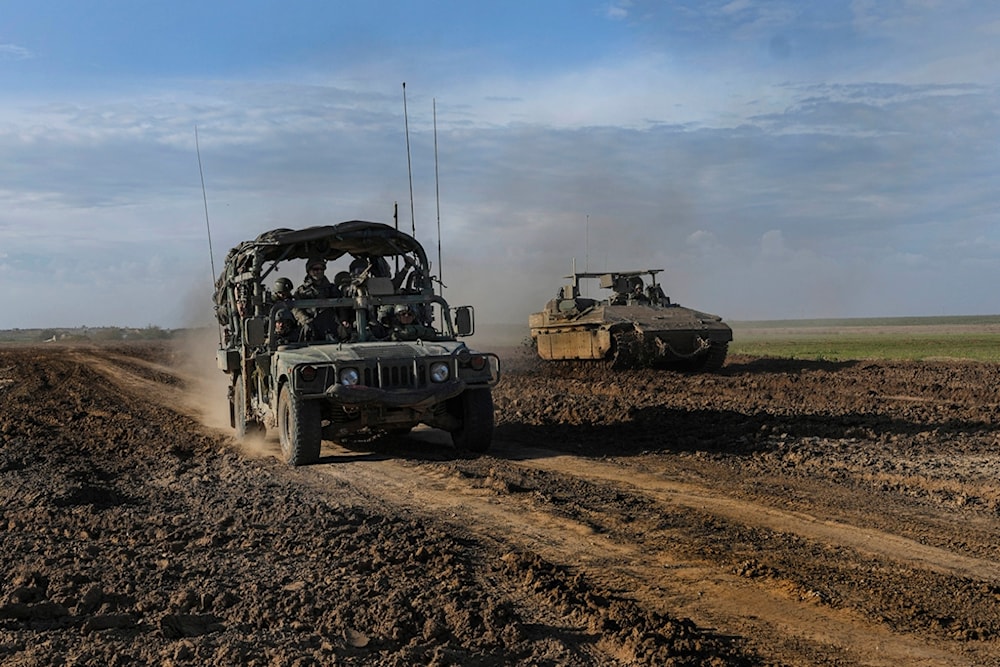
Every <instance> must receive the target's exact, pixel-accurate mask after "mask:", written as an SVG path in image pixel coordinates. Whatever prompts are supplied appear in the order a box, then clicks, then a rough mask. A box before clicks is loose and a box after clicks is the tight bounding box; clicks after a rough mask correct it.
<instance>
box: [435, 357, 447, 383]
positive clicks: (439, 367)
mask: <svg viewBox="0 0 1000 667" xmlns="http://www.w3.org/2000/svg"><path fill="white" fill-rule="evenodd" d="M449 375H450V373H449V371H448V364H447V363H446V362H444V361H435V362H434V363H433V364H431V382H444V381H445V380H447V379H448V376H449Z"/></svg>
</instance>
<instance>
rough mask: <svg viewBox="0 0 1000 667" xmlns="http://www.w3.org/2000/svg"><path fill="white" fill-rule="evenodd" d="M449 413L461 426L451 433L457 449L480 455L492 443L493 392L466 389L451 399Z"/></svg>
mask: <svg viewBox="0 0 1000 667" xmlns="http://www.w3.org/2000/svg"><path fill="white" fill-rule="evenodd" d="M449 407H450V409H451V412H452V413H453V414H454V415H455V416H456V417H458V418H459V420H460V421H461V426H459V427H458V428H457V429H455V430H453V431H452V432H451V440H452V442H453V443H455V447H457V448H458V449H462V450H466V451H470V452H476V453H478V454H481V453H483V452H485V451H487V450H488V449H489V448H490V444H492V442H493V392H491V391H490V390H489V389H466V390H465V391H463V392H462V393H461V394H460V395H458V396H456V397H455V398H453V399H451V405H450V406H449Z"/></svg>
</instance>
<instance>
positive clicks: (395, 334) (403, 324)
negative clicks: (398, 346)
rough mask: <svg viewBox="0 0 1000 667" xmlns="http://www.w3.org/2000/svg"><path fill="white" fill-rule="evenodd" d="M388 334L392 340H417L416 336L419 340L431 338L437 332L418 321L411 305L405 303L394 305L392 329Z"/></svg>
mask: <svg viewBox="0 0 1000 667" xmlns="http://www.w3.org/2000/svg"><path fill="white" fill-rule="evenodd" d="M389 335H390V337H391V338H392V339H393V340H417V339H418V338H419V339H420V340H433V339H435V338H437V332H436V331H434V329H432V328H431V327H429V326H427V325H426V324H422V323H421V322H419V321H418V320H417V313H416V311H415V310H414V308H413V306H411V305H410V304H407V303H401V304H399V305H398V306H396V309H395V316H394V318H393V322H392V330H391V331H390V333H389Z"/></svg>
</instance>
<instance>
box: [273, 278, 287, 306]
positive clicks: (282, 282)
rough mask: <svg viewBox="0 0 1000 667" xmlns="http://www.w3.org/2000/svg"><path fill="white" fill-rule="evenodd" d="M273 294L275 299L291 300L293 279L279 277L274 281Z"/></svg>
mask: <svg viewBox="0 0 1000 667" xmlns="http://www.w3.org/2000/svg"><path fill="white" fill-rule="evenodd" d="M272 294H273V295H274V300H275V301H290V300H291V299H292V281H291V280H289V279H288V278H278V279H277V280H275V281H274V289H273V290H272Z"/></svg>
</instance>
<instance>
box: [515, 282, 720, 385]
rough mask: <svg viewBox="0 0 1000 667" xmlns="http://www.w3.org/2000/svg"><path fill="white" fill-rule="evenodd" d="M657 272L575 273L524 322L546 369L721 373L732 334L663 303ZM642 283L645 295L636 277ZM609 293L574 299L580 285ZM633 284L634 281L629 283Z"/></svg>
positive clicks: (704, 316)
mask: <svg viewBox="0 0 1000 667" xmlns="http://www.w3.org/2000/svg"><path fill="white" fill-rule="evenodd" d="M658 272H659V270H656V269H654V270H646V271H629V272H621V273H612V274H588V273H577V274H573V276H568V277H571V278H573V283H572V284H570V285H567V286H565V287H563V288H561V289H560V291H559V295H558V296H557V297H556V298H555V299H552V300H551V301H549V302H548V303H547V304H546V306H545V309H544V310H542V311H541V312H537V313H533V314H531V315H530V317H529V321H528V325H529V327H530V329H531V337H532V338H533V339H534V341H535V346H536V349H537V351H538V355H539V356H540V357H541V358H542V359H545V360H547V361H591V362H598V363H605V364H607V365H609V366H610V367H611V368H614V369H628V368H643V367H654V368H674V369H677V370H684V371H715V370H718V369H719V368H721V367H722V365H723V363H724V362H725V360H726V353H727V351H728V346H729V343H730V341H732V339H733V332H732V329H731V328H730V327H729V326H728V325H727V324H725V323H724V322H723V321H722V318H721V317H719V316H718V315H712V314H709V313H704V312H701V311H698V310H693V309H691V308H685V307H683V306H680V305H678V304H674V303H671V302H670V299H669V298H667V297H666V296H665V295H663V292H662V290H661V289H660V287H659V285H657V284H656V282H655V275H656V273H658ZM643 275H648V276H649V277H650V278H651V279H652V281H653V282H652V283H651V284H650V285H649V286H648V287H647V286H646V285H645V284H644V283H643V282H642V280H641V276H643ZM585 278H598V279H600V280H601V286H602V287H605V288H608V289H612V290H613V292H612V294H611V296H610V297H609V298H607V299H603V300H598V299H591V298H586V297H581V296H579V285H580V281H581V279H585ZM637 278H640V279H639V280H636V279H637Z"/></svg>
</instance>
